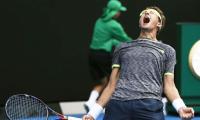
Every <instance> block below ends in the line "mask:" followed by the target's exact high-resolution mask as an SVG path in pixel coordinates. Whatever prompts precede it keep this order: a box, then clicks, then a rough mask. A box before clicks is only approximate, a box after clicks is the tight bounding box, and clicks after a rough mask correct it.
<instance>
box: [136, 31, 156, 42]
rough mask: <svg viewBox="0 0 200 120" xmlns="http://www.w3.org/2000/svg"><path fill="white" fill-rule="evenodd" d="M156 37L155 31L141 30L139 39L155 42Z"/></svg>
mask: <svg viewBox="0 0 200 120" xmlns="http://www.w3.org/2000/svg"><path fill="white" fill-rule="evenodd" d="M156 35H157V33H156V31H146V30H141V32H140V36H139V38H141V39H149V40H153V41H157V38H156Z"/></svg>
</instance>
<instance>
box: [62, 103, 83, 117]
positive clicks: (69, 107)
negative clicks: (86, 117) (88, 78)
mask: <svg viewBox="0 0 200 120" xmlns="http://www.w3.org/2000/svg"><path fill="white" fill-rule="evenodd" d="M85 102H86V101H76V102H60V103H59V105H60V108H61V111H62V114H64V115H67V114H85V113H86V111H85V109H84V107H83V105H84V103H85Z"/></svg>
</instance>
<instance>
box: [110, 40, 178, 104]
mask: <svg viewBox="0 0 200 120" xmlns="http://www.w3.org/2000/svg"><path fill="white" fill-rule="evenodd" d="M175 64H176V52H175V50H174V49H173V48H172V47H171V46H169V45H167V44H164V43H162V42H154V41H151V40H148V39H137V40H133V41H131V42H125V43H122V44H121V45H120V46H118V47H117V48H116V49H115V52H114V54H113V63H112V66H113V67H120V75H119V80H118V82H117V86H116V89H115V92H114V93H113V95H112V98H111V99H116V100H122V101H124V100H134V99H143V98H153V99H158V100H161V98H162V92H163V81H162V80H163V76H164V74H173V73H174V67H175Z"/></svg>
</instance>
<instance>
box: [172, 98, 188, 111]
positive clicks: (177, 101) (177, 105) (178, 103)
mask: <svg viewBox="0 0 200 120" xmlns="http://www.w3.org/2000/svg"><path fill="white" fill-rule="evenodd" d="M172 105H173V107H174V108H175V109H176V111H177V112H178V110H179V109H180V108H181V107H186V105H185V103H184V102H183V100H182V99H181V98H177V99H175V100H173V102H172Z"/></svg>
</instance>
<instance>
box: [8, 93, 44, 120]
mask: <svg viewBox="0 0 200 120" xmlns="http://www.w3.org/2000/svg"><path fill="white" fill-rule="evenodd" d="M6 113H7V115H8V117H9V118H10V119H11V120H26V119H29V120H30V119H31V118H32V119H40V120H42V119H44V120H46V118H47V116H48V111H47V108H46V106H45V105H44V104H43V103H41V102H40V101H39V100H37V99H34V98H32V97H30V96H13V97H11V98H10V99H9V101H8V102H7V105H6Z"/></svg>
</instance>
